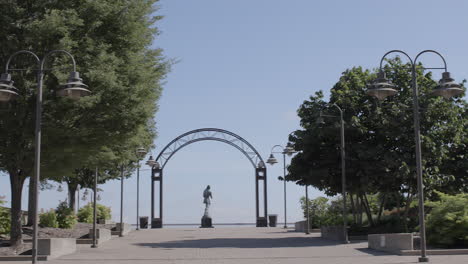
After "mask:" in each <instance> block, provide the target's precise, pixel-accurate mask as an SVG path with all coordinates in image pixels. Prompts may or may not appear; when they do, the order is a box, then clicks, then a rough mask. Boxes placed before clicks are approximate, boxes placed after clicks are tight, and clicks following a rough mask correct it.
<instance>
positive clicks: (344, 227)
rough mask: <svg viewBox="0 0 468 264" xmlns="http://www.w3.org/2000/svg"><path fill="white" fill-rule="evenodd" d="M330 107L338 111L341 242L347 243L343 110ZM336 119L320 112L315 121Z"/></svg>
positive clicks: (321, 121)
mask: <svg viewBox="0 0 468 264" xmlns="http://www.w3.org/2000/svg"><path fill="white" fill-rule="evenodd" d="M329 105H331V106H334V107H335V108H337V109H338V111H340V116H339V117H340V138H341V140H340V151H341V154H340V156H341V192H342V195H343V242H344V243H346V244H347V243H349V240H348V231H347V228H348V223H347V222H348V221H347V218H346V215H347V212H348V210H347V208H346V161H345V160H346V156H345V155H346V154H345V130H344V119H343V110H342V109H341V107H339V106H338V105H337V104H329ZM324 116H325V117H336V116H332V115H322V112H320V116H319V117H318V119H317V123H318V124H323V123H325V122H324V120H323V117H324Z"/></svg>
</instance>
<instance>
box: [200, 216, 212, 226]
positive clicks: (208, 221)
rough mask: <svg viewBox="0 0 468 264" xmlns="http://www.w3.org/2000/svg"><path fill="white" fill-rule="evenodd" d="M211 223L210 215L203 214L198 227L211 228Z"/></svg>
mask: <svg viewBox="0 0 468 264" xmlns="http://www.w3.org/2000/svg"><path fill="white" fill-rule="evenodd" d="M212 227H213V224H212V221H211V217H209V216H203V217H202V219H201V226H200V228H212Z"/></svg>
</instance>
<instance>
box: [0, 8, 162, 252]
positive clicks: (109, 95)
mask: <svg viewBox="0 0 468 264" xmlns="http://www.w3.org/2000/svg"><path fill="white" fill-rule="evenodd" d="M157 1H158V0H132V1H129V0H112V1H110V0H48V1H24V0H20V1H7V0H0V9H1V10H2V15H1V16H0V24H1V25H2V27H1V28H0V35H1V36H3V38H2V39H1V40H0V63H1V64H2V65H4V63H6V61H7V59H8V57H9V55H11V54H13V53H14V52H16V51H18V50H22V49H25V50H31V51H34V52H36V53H37V54H38V55H39V56H40V57H42V56H44V54H46V52H47V51H50V50H54V49H63V50H67V51H69V52H70V53H71V54H73V55H74V56H75V59H76V62H77V67H78V69H77V70H78V71H79V72H80V74H81V77H82V78H83V80H84V82H85V83H86V84H87V85H89V87H90V90H91V91H92V95H91V96H89V97H85V98H82V99H81V100H79V101H72V100H69V99H66V98H59V97H57V96H56V95H55V93H54V91H55V90H56V88H57V87H58V85H59V83H63V82H65V81H66V79H67V76H68V73H69V72H70V71H71V62H70V59H69V58H68V57H66V56H63V55H56V56H55V55H54V56H52V57H50V59H49V60H48V62H47V64H46V68H48V69H51V68H54V69H53V70H50V71H47V73H46V75H45V79H44V104H43V105H44V109H43V124H42V135H43V139H42V147H43V149H42V150H43V151H42V162H41V165H42V175H41V176H42V178H49V179H54V180H57V179H60V178H61V177H63V176H64V175H72V173H73V172H74V170H75V169H80V168H91V169H92V168H94V167H95V166H106V165H108V164H113V166H115V167H117V166H118V165H121V164H131V163H132V162H134V161H135V160H136V157H135V152H134V150H135V149H136V148H137V147H140V146H146V147H148V148H150V147H151V144H152V142H153V139H154V137H155V136H156V131H155V122H154V121H153V119H154V114H155V112H156V111H157V109H158V105H157V101H158V99H159V97H160V94H161V89H162V88H161V86H162V80H163V79H164V77H165V75H166V73H167V72H168V69H169V63H168V61H167V60H166V59H165V58H164V57H163V54H162V51H161V50H160V49H157V48H154V47H153V41H154V38H155V36H157V35H158V34H159V31H158V29H157V27H155V24H156V22H158V20H160V19H161V17H160V16H157V15H154V13H155V12H156V9H157V7H156V3H157ZM2 68H3V67H2ZM11 68H21V69H28V70H27V71H21V72H17V71H15V72H12V77H13V79H14V81H15V86H16V87H17V88H18V89H19V93H20V97H19V98H18V100H16V101H15V102H13V103H8V104H3V105H1V106H0V135H1V140H0V171H3V172H7V173H8V174H9V175H10V181H11V185H12V194H13V195H14V196H15V197H12V198H13V199H12V209H13V211H14V212H15V213H13V214H14V215H13V216H12V218H14V219H16V220H13V221H12V222H14V223H16V222H18V221H17V218H18V213H17V211H18V210H19V208H20V205H19V201H20V200H21V188H22V184H23V182H24V179H25V178H26V177H29V176H30V175H31V174H32V167H33V162H34V116H35V97H36V91H35V82H36V79H35V74H36V71H35V69H37V66H36V64H35V62H34V61H33V60H32V59H31V57H28V56H23V55H21V56H18V57H17V58H16V59H15V60H14V61H13V62H12V64H11ZM103 164H104V165H103ZM107 168H109V166H107ZM12 230H16V231H19V228H18V226H15V224H13V226H12ZM12 240H13V242H14V243H13V244H15V243H16V241H18V239H17V236H12Z"/></svg>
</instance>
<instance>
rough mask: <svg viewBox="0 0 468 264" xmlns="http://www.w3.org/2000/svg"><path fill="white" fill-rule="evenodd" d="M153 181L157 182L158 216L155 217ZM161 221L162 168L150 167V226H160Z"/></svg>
mask: <svg viewBox="0 0 468 264" xmlns="http://www.w3.org/2000/svg"><path fill="white" fill-rule="evenodd" d="M155 182H159V217H155V212H154V205H155V202H154V195H155V188H154V184H155ZM162 223H163V170H162V169H161V168H151V228H162Z"/></svg>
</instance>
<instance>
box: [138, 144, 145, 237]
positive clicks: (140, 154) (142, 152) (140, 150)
mask: <svg viewBox="0 0 468 264" xmlns="http://www.w3.org/2000/svg"><path fill="white" fill-rule="evenodd" d="M145 155H146V150H145V149H144V148H138V149H137V150H136V156H137V158H138V164H137V207H136V211H137V212H136V218H137V222H136V230H140V160H141V159H142V158H144V157H145Z"/></svg>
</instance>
